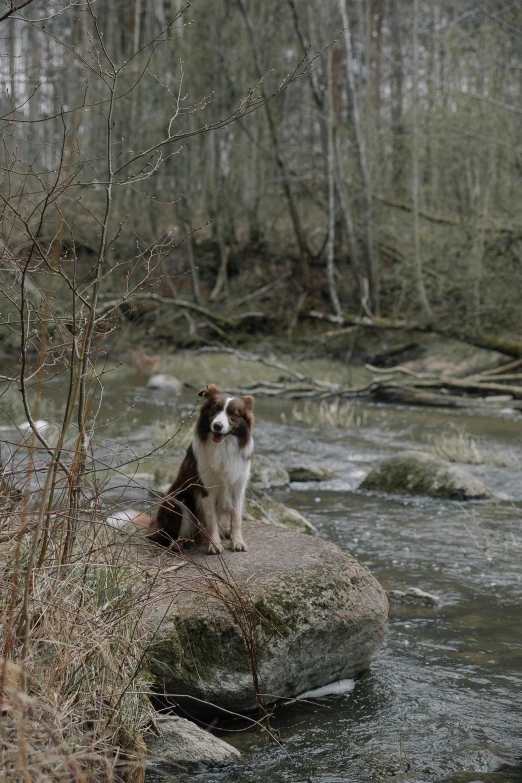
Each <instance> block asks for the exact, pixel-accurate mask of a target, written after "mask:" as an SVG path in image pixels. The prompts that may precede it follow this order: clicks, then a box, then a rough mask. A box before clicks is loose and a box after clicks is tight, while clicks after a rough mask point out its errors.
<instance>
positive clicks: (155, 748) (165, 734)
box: [147, 716, 241, 769]
mask: <svg viewBox="0 0 522 783" xmlns="http://www.w3.org/2000/svg"><path fill="white" fill-rule="evenodd" d="M156 723H157V728H158V730H159V735H152V736H150V737H149V738H148V739H147V750H148V753H147V762H148V763H150V764H153V765H154V766H157V767H176V768H178V769H179V768H182V769H191V768H194V767H197V766H200V765H205V766H213V767H215V766H223V765H225V764H231V763H233V762H234V761H238V760H239V759H240V757H241V753H240V752H239V751H238V750H236V748H233V747H232V745H229V744H228V742H224V741H223V740H222V739H220V738H219V737H215V736H214V735H213V734H211V733H210V732H209V731H205V729H202V728H200V727H199V726H197V725H196V724H195V723H193V722H192V721H190V720H186V719H185V718H179V717H177V716H168V717H159V718H156Z"/></svg>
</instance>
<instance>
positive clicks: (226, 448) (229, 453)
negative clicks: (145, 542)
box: [149, 384, 254, 554]
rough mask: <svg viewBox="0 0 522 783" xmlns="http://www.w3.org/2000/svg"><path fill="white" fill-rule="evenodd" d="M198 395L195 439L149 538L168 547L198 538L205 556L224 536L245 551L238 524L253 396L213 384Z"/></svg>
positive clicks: (249, 448) (214, 551)
mask: <svg viewBox="0 0 522 783" xmlns="http://www.w3.org/2000/svg"><path fill="white" fill-rule="evenodd" d="M198 396H199V397H203V399H204V402H203V404H202V406H201V408H200V411H199V416H198V419H197V423H196V430H195V433H194V438H193V440H192V443H191V445H190V446H189V447H188V449H187V453H186V454H185V458H184V460H183V462H182V463H181V465H180V467H179V470H178V475H177V476H176V478H175V479H174V482H173V484H172V486H171V487H170V489H169V491H168V495H167V496H166V499H165V500H164V501H163V502H162V503H161V505H160V507H159V509H158V513H157V515H156V519H155V520H154V522H155V525H154V527H155V528H156V530H155V532H154V533H152V534H151V535H150V536H149V538H150V540H152V541H155V542H157V543H160V544H163V545H166V546H168V545H169V544H170V543H171V542H172V541H177V540H179V539H194V538H196V537H197V538H198V539H199V540H201V541H202V542H203V543H204V544H206V547H207V551H208V553H209V554H219V553H221V552H222V551H223V544H222V543H221V536H223V537H225V538H230V548H231V549H232V550H233V551H235V552H246V550H247V545H246V544H245V542H244V540H243V535H242V531H241V525H242V514H243V502H244V499H245V490H246V487H247V484H248V479H249V477H250V468H251V465H252V458H253V455H254V439H253V437H252V429H253V427H254V414H253V412H252V410H253V407H254V398H253V397H250V396H249V395H248V396H246V397H233V396H231V395H228V394H224V393H223V392H221V391H220V390H219V389H218V388H217V386H214V385H213V384H212V385H211V386H207V387H206V388H205V389H202V390H201V391H200V392H198ZM198 534H199V535H198Z"/></svg>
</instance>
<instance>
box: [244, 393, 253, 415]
mask: <svg viewBox="0 0 522 783" xmlns="http://www.w3.org/2000/svg"><path fill="white" fill-rule="evenodd" d="M243 402H244V403H245V408H246V409H247V411H251V410H253V408H254V398H253V397H252V395H250V394H247V395H246V397H243Z"/></svg>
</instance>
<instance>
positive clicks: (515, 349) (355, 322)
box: [308, 310, 522, 359]
mask: <svg viewBox="0 0 522 783" xmlns="http://www.w3.org/2000/svg"><path fill="white" fill-rule="evenodd" d="M308 316H309V317H310V318H315V319H318V320H320V321H328V322H329V323H334V324H339V325H340V326H343V325H351V326H362V327H365V328H367V329H393V330H404V331H408V332H425V333H429V334H436V335H438V336H440V337H449V338H451V339H453V340H460V341H461V342H463V343H468V344H469V345H475V346H476V347H477V348H486V349H488V350H490V351H498V353H503V354H506V356H514V357H515V358H517V359H519V358H522V342H521V341H519V340H510V339H509V338H507V337H498V336H497V335H492V334H477V333H474V332H466V331H459V330H458V329H455V328H454V327H444V326H442V325H438V326H437V327H436V328H435V327H434V326H433V325H432V324H427V323H426V324H424V323H421V322H415V321H404V320H400V319H399V320H395V319H393V318H382V317H377V316H374V317H372V318H370V317H369V316H362V317H361V316H357V315H351V314H349V313H343V314H342V315H332V314H330V313H321V312H319V311H318V310H310V312H309V313H308Z"/></svg>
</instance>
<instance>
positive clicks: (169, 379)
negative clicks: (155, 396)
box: [147, 375, 183, 395]
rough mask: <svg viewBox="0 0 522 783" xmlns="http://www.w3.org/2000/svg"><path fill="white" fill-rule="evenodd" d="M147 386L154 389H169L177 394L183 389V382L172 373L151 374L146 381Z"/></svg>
mask: <svg viewBox="0 0 522 783" xmlns="http://www.w3.org/2000/svg"><path fill="white" fill-rule="evenodd" d="M147 388H148V389H153V390H154V391H171V392H174V394H177V395H178V394H181V392H182V391H183V383H182V381H180V380H178V379H177V378H175V377H174V375H153V376H152V378H149V380H148V382H147Z"/></svg>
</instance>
